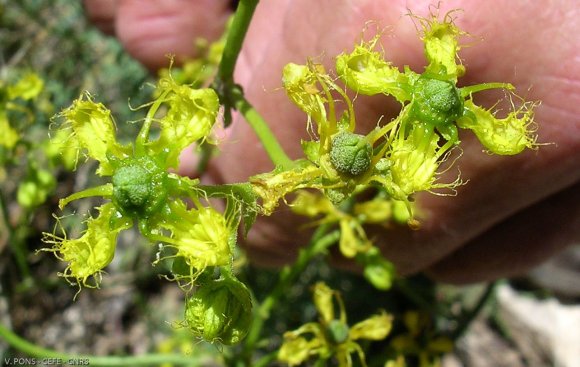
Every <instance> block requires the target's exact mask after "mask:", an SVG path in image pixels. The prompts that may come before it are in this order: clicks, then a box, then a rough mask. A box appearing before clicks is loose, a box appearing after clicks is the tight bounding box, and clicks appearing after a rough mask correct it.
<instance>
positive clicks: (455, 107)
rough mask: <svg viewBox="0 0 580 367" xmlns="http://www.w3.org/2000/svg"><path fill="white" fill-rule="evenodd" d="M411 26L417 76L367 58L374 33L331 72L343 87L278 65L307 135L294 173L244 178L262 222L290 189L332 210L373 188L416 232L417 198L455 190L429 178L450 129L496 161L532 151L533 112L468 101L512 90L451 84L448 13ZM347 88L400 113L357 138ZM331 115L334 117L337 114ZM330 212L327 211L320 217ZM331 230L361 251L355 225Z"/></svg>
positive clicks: (452, 41) (451, 143)
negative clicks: (416, 35)
mask: <svg viewBox="0 0 580 367" xmlns="http://www.w3.org/2000/svg"><path fill="white" fill-rule="evenodd" d="M417 21H418V22H419V23H420V25H421V26H422V40H423V42H424V50H425V56H426V58H427V61H428V65H427V67H426V68H425V71H424V72H423V73H417V72H414V71H412V70H410V68H409V67H405V68H404V69H403V70H400V69H399V68H397V67H395V66H393V65H392V64H391V63H390V62H388V61H387V60H385V58H384V55H383V53H381V52H379V51H377V50H376V49H377V45H378V44H379V40H380V35H377V36H375V37H374V38H373V39H371V40H370V41H361V43H360V44H359V45H357V46H356V47H355V48H354V50H352V52H350V53H343V54H341V55H339V56H337V57H336V74H337V75H338V78H339V79H340V80H341V81H342V82H343V83H344V84H345V86H346V88H342V87H341V86H339V85H338V84H337V80H335V78H333V77H331V76H330V75H329V74H328V73H327V72H326V71H325V70H324V68H323V67H322V66H321V65H319V64H316V63H313V62H311V61H309V62H308V63H307V64H306V65H297V64H288V65H286V67H285V68H284V71H283V83H284V88H285V90H286V93H287V95H288V97H289V98H290V99H291V100H292V102H293V103H294V104H295V105H296V106H298V107H299V108H300V109H301V110H302V111H304V112H305V113H306V114H307V129H308V132H309V134H310V136H312V137H313V138H312V140H310V141H303V142H302V147H303V151H304V155H305V158H304V159H302V160H298V161H295V164H294V166H292V167H290V168H289V169H285V170H281V169H277V170H275V171H273V172H271V173H266V174H261V175H257V176H255V177H253V178H252V179H251V182H252V183H253V184H254V187H255V191H256V193H257V194H258V195H259V196H260V197H261V198H262V207H263V211H264V213H265V214H266V215H267V214H270V213H271V212H272V211H273V210H274V208H275V207H276V206H277V205H278V202H279V200H281V199H284V197H285V196H286V195H287V194H289V193H291V192H293V191H295V190H298V189H303V188H311V189H317V190H319V191H321V192H322V193H323V194H324V195H325V196H326V197H327V198H328V199H329V200H330V201H331V202H332V203H333V204H334V205H337V206H340V205H342V204H343V203H344V202H345V201H346V200H348V199H349V198H351V197H353V195H356V194H357V193H360V192H362V191H364V190H368V189H369V188H373V190H375V191H376V190H378V191H385V192H386V193H388V199H387V200H391V201H394V202H400V203H403V204H404V205H405V207H406V208H407V211H408V214H409V220H408V223H409V225H410V226H411V227H417V226H418V225H419V223H418V221H417V220H416V219H415V214H416V213H415V210H414V206H413V200H414V196H415V194H416V193H418V192H424V191H427V192H433V193H440V192H441V190H443V192H442V193H451V194H453V193H454V192H455V191H454V188H455V187H457V186H458V185H460V184H462V181H461V178H460V177H459V176H458V177H457V179H456V180H455V181H453V182H440V180H439V177H438V176H439V174H440V172H441V170H440V167H441V164H442V163H443V162H444V161H445V160H447V159H448V158H449V157H450V155H451V154H452V151H453V149H454V148H455V147H457V146H458V145H459V143H460V140H459V135H458V129H459V128H461V129H469V130H472V131H473V132H474V133H475V135H476V136H477V137H478V139H479V140H480V142H481V143H482V144H483V146H484V147H485V148H486V149H487V150H488V151H489V152H491V153H495V154H501V155H513V154H517V153H520V152H521V151H522V150H524V149H525V148H533V147H534V146H535V136H534V132H533V131H532V129H531V128H532V126H533V107H534V106H535V104H534V103H526V102H524V103H522V104H521V106H520V107H517V108H516V107H515V106H514V108H513V111H512V112H510V113H509V114H508V115H507V117H505V118H498V117H496V115H495V112H494V111H493V110H488V109H485V108H483V107H480V106H477V105H476V104H475V103H474V101H473V98H472V95H473V94H474V93H476V92H480V91H483V90H488V89H497V88H499V89H504V90H506V91H512V90H513V86H512V85H510V84H507V83H483V84H478V85H472V86H466V87H461V88H459V87H458V86H457V81H458V78H460V77H461V76H462V75H463V74H464V73H465V67H464V66H463V65H462V64H461V62H460V60H459V58H458V56H457V52H458V51H459V49H460V46H459V43H458V37H459V36H460V35H462V34H463V33H462V32H461V31H460V30H459V29H458V28H457V27H456V25H455V24H454V23H453V20H452V19H451V16H450V15H449V14H448V15H446V16H445V18H444V20H443V21H439V20H438V19H437V17H436V16H432V17H431V18H429V19H423V18H418V17H417ZM347 89H350V90H352V91H354V92H355V93H357V94H365V95H376V94H384V95H388V96H392V97H394V98H395V99H396V100H397V101H398V102H399V103H400V104H401V111H400V113H399V115H398V116H397V117H396V118H394V119H393V120H392V121H389V122H387V123H384V124H381V123H380V122H378V123H377V126H376V127H375V128H374V129H373V130H371V131H370V132H368V133H366V134H360V133H358V132H355V131H357V122H356V120H355V114H354V107H353V103H352V101H351V99H350V98H349V97H348V93H347ZM337 96H338V98H337ZM339 102H342V104H341V106H338V105H337V103H339ZM339 107H340V109H341V110H343V112H341V113H339V112H338V111H339ZM303 198H304V196H303ZM302 200H303V199H302ZM298 211H299V210H298ZM329 212H333V210H331V209H328V210H326V212H325V213H326V214H328V213H329ZM334 212H336V211H334ZM319 214H321V213H319ZM388 219H389V218H384V220H388ZM338 222H339V223H340V227H341V228H342V229H343V231H344V234H345V238H348V237H349V236H348V233H354V234H355V236H356V237H358V238H359V239H360V240H359V241H356V242H357V246H356V247H357V248H358V249H359V250H360V251H362V252H364V248H366V246H365V242H366V241H365V238H366V237H365V235H364V231H363V230H362V227H360V225H353V224H350V225H347V220H346V219H344V218H343V219H341V220H338ZM350 237H353V236H350ZM343 244H344V245H346V240H343ZM341 250H342V252H343V254H344V255H346V256H349V257H352V256H353V251H354V252H360V251H359V250H356V248H355V247H353V246H341Z"/></svg>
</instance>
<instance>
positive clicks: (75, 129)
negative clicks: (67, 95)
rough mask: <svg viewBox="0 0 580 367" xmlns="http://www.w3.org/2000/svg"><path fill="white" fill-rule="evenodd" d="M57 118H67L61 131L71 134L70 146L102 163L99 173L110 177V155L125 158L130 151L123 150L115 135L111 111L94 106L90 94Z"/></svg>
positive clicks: (82, 96) (101, 106)
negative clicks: (84, 151)
mask: <svg viewBox="0 0 580 367" xmlns="http://www.w3.org/2000/svg"><path fill="white" fill-rule="evenodd" d="M58 117H61V118H63V119H64V124H63V126H62V127H61V129H64V130H66V131H68V132H69V137H68V139H67V140H69V141H70V146H69V147H76V148H77V149H79V150H86V153H87V155H88V156H89V157H91V158H93V159H95V160H97V161H99V163H100V165H99V168H98V170H97V174H99V175H102V176H109V175H111V174H112V173H113V165H112V162H111V159H110V157H111V155H112V156H114V157H115V158H117V159H122V158H124V157H126V154H127V153H128V151H127V148H124V147H122V146H121V145H120V144H119V143H118V142H117V139H116V136H115V124H114V122H113V118H112V117H111V111H109V110H108V109H107V108H106V107H105V106H104V105H103V104H102V103H95V102H94V101H93V100H92V97H91V95H90V94H88V93H84V94H82V95H81V96H80V97H79V98H78V99H77V100H75V101H74V102H73V104H72V106H70V107H69V108H67V109H66V110H64V111H62V112H61V113H60V115H59V116H58ZM59 144H60V142H59Z"/></svg>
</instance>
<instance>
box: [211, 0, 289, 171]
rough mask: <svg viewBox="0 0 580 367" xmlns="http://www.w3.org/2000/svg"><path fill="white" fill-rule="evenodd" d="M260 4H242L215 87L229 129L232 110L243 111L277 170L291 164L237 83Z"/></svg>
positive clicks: (251, 1)
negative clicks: (238, 68)
mask: <svg viewBox="0 0 580 367" xmlns="http://www.w3.org/2000/svg"><path fill="white" fill-rule="evenodd" d="M258 2H259V0H241V1H240V3H239V5H238V8H237V10H236V13H235V15H234V19H233V20H232V24H231V27H230V29H229V31H228V36H227V39H226V45H225V47H224V52H223V54H222V59H221V61H220V64H219V67H218V73H217V76H216V80H215V81H214V83H213V85H212V86H213V88H214V89H215V90H216V92H217V93H218V95H219V96H220V101H221V103H222V104H223V106H224V125H225V126H226V127H227V126H229V124H230V123H231V119H232V118H231V109H232V108H235V109H236V110H238V111H240V112H241V113H242V115H243V116H244V118H245V119H246V121H247V122H248V123H249V124H250V126H251V127H252V129H254V131H255V132H256V135H258V138H259V139H260V141H261V142H262V145H263V146H264V149H265V150H266V153H267V154H268V157H270V160H271V161H272V163H274V165H276V166H282V167H289V166H291V164H292V160H291V159H290V158H288V156H287V155H286V153H285V152H284V150H283V149H282V147H281V146H280V143H279V142H278V139H276V136H274V134H273V133H272V131H271V130H270V128H269V127H268V124H267V123H266V121H264V119H263V118H262V117H261V116H260V114H259V113H258V112H257V111H256V110H255V109H254V108H253V107H252V105H251V104H250V103H249V102H248V101H247V100H246V99H245V98H244V94H243V92H242V90H241V88H240V87H239V86H237V85H236V84H235V82H234V70H235V68H236V62H237V60H238V56H239V54H240V50H241V49H242V44H243V43H244V38H245V37H246V33H247V32H248V27H249V26H250V22H251V21H252V17H253V15H254V11H255V10H256V6H257V5H258Z"/></svg>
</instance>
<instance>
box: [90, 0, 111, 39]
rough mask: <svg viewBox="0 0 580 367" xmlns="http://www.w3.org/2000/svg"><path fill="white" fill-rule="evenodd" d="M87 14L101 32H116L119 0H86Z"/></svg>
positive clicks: (109, 33)
mask: <svg viewBox="0 0 580 367" xmlns="http://www.w3.org/2000/svg"><path fill="white" fill-rule="evenodd" d="M83 5H84V8H85V14H86V15H87V18H88V19H89V21H91V23H93V24H94V25H95V26H96V27H97V28H99V29H100V30H101V32H103V33H105V34H108V35H114V34H115V15H116V12H117V0H84V1H83Z"/></svg>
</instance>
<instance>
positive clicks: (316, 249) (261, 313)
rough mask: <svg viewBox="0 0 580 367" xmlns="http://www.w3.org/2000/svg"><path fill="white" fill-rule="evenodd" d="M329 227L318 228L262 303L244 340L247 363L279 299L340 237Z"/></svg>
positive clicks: (244, 356) (281, 274)
mask: <svg viewBox="0 0 580 367" xmlns="http://www.w3.org/2000/svg"><path fill="white" fill-rule="evenodd" d="M329 227H330V225H328V224H324V225H322V226H320V227H319V228H318V230H317V231H316V232H315V233H314V235H313V236H312V240H311V241H310V243H309V244H308V246H307V247H306V248H303V249H301V250H300V252H299V253H298V259H297V260H296V262H295V263H294V264H293V265H292V266H286V267H285V268H284V269H282V272H281V273H280V277H279V278H278V283H276V286H275V287H274V289H273V290H272V292H270V293H269V294H268V296H267V297H266V298H265V299H264V300H263V301H262V303H261V304H260V307H259V308H258V310H257V312H256V316H255V319H254V322H253V323H252V328H251V329H250V331H249V332H248V336H247V338H246V340H245V342H244V349H243V351H242V353H243V358H244V359H245V360H246V362H247V365H251V356H252V353H253V351H254V348H255V346H256V343H257V342H258V341H259V338H260V335H261V333H262V328H263V326H264V323H265V322H266V320H267V319H268V318H269V317H270V312H271V311H272V309H273V308H274V306H276V304H277V303H278V301H279V300H280V299H281V298H282V296H283V295H284V294H285V293H286V292H287V291H288V287H289V285H290V284H291V283H292V282H293V281H294V280H295V279H296V278H297V277H298V276H299V275H300V273H302V271H304V268H305V267H306V265H308V263H309V262H310V260H312V258H313V257H315V256H316V255H318V254H321V253H324V252H325V251H326V249H327V248H328V247H330V246H331V245H333V244H334V243H336V242H337V241H338V240H339V239H340V231H339V230H335V231H332V232H330V233H326V232H327V231H328V229H329Z"/></svg>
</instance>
